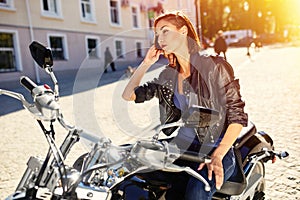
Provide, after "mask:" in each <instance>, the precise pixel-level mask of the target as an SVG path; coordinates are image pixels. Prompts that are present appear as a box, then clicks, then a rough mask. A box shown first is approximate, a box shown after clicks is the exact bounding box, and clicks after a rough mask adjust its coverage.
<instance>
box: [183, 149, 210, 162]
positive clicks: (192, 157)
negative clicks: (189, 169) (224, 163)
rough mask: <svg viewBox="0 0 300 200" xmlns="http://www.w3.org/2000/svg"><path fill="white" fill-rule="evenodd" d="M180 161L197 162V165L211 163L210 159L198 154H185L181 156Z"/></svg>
mask: <svg viewBox="0 0 300 200" xmlns="http://www.w3.org/2000/svg"><path fill="white" fill-rule="evenodd" d="M179 159H182V160H187V161H192V162H197V163H210V158H209V157H207V156H204V157H203V156H200V155H199V154H198V153H197V152H190V151H189V152H183V153H181V154H180V157H179Z"/></svg>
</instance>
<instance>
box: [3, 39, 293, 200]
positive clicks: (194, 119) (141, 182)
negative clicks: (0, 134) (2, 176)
mask: <svg viewBox="0 0 300 200" xmlns="http://www.w3.org/2000/svg"><path fill="white" fill-rule="evenodd" d="M29 48H30V52H31V55H32V57H33V59H34V60H35V61H36V63H37V64H38V65H39V66H40V67H41V68H43V69H44V70H45V72H46V73H47V74H49V76H50V77H51V80H52V81H53V83H54V89H53V90H52V89H51V87H49V86H48V85H46V84H45V85H39V86H38V85H36V84H35V83H34V82H33V81H32V80H30V79H29V78H28V77H25V76H23V77H21V78H20V83H21V85H23V86H24V87H25V88H26V89H27V90H28V91H29V92H30V93H31V96H32V98H33V103H29V102H28V101H27V100H26V99H25V98H24V96H23V95H22V94H20V93H15V92H13V91H8V90H3V89H0V95H7V96H10V97H13V98H15V99H17V100H19V101H21V102H22V104H23V107H24V108H25V109H26V110H28V111H29V112H30V113H31V114H32V115H33V116H34V118H35V119H36V120H37V122H38V124H39V126H40V128H41V130H42V132H43V134H44V136H45V138H46V140H47V142H48V144H49V150H48V153H47V155H46V156H45V158H44V159H41V158H39V157H35V156H32V157H30V158H29V160H28V162H27V169H26V170H25V172H24V174H23V177H22V178H21V180H20V182H19V184H18V186H17V188H16V190H15V192H14V193H13V194H11V195H10V196H8V197H7V198H6V200H21V199H42V200H59V199H78V200H94V199H97V200H101V199H103V200H104V199H105V200H110V199H118V200H121V199H130V200H132V199H164V195H165V193H166V191H167V190H168V189H169V188H170V187H172V183H169V182H167V181H161V180H159V181H158V180H156V177H150V178H149V176H147V174H148V173H149V172H153V171H162V172H168V173H185V174H186V176H193V177H195V178H197V179H199V180H200V181H202V182H203V183H204V185H205V190H206V191H210V189H211V188H210V185H209V184H208V183H207V181H206V180H205V179H204V178H203V177H202V176H201V175H199V174H198V173H197V172H196V171H194V170H193V169H191V168H190V167H187V166H179V165H177V164H176V162H175V161H176V160H179V159H181V160H187V161H191V162H197V163H209V162H211V159H210V157H209V156H208V155H204V154H199V153H195V152H190V151H182V150H181V149H179V148H178V147H177V146H176V145H175V144H174V143H172V142H170V141H171V139H170V138H167V139H161V138H160V133H161V132H162V130H163V129H164V128H170V127H174V126H177V127H208V126H213V125H215V124H216V123H218V111H215V110H212V109H209V108H205V107H200V106H192V107H191V108H190V109H189V110H188V112H187V113H185V114H184V115H183V116H182V118H181V119H180V120H179V121H176V122H173V123H170V124H162V125H160V126H158V127H157V129H156V133H155V134H154V135H153V137H152V138H151V139H149V140H139V141H136V142H135V143H132V144H124V145H114V144H113V143H112V142H111V140H110V139H109V138H106V137H97V136H95V135H91V134H89V133H87V132H85V131H84V130H81V129H79V128H77V127H76V126H73V125H70V124H68V123H67V122H66V121H65V120H64V118H63V115H62V113H61V109H60V105H59V102H58V101H59V85H58V82H57V79H56V77H55V75H54V72H53V59H52V53H51V50H50V49H48V48H46V47H44V46H43V45H41V44H39V43H38V42H35V41H34V42H32V43H31V44H30V46H29ZM199 119H201V120H199ZM56 120H57V121H58V122H59V124H60V125H61V126H62V127H64V128H65V129H66V130H67V131H68V134H67V136H66V137H65V139H64V141H63V142H62V144H61V145H60V146H59V147H58V145H57V144H56V142H55V131H54V126H53V122H54V121H56ZM45 122H47V123H48V124H49V128H48V129H46V127H45V125H44V124H45ZM82 138H83V139H86V140H88V141H90V142H91V143H93V148H92V149H91V150H90V151H89V152H88V153H84V154H82V156H80V157H79V158H78V159H77V160H76V161H75V162H74V164H73V165H72V166H68V165H66V164H65V159H66V157H67V156H68V154H69V152H70V151H71V149H72V147H73V146H74V144H75V143H77V142H78V141H79V140H80V139H82ZM234 151H235V154H236V157H237V163H238V164H237V167H236V170H235V172H234V175H233V176H232V177H231V178H230V179H229V180H228V181H227V182H225V183H224V184H223V186H222V188H221V189H220V190H218V191H217V192H216V193H215V194H214V196H213V199H241V200H242V199H247V200H248V199H263V198H264V190H265V179H264V176H265V165H264V163H265V162H267V161H269V160H272V162H275V158H276V157H278V158H280V159H282V158H285V157H287V156H288V153H287V152H279V153H277V152H275V151H274V145H273V141H272V139H271V137H270V136H269V135H268V134H267V133H265V132H263V131H257V130H256V127H255V125H254V124H253V123H249V126H248V127H246V128H243V130H242V132H241V135H240V137H239V138H238V139H237V141H236V143H235V145H234Z"/></svg>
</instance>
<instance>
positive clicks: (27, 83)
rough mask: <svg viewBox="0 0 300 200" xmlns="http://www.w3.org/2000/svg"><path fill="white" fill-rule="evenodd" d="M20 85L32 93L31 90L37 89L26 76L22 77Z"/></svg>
mask: <svg viewBox="0 0 300 200" xmlns="http://www.w3.org/2000/svg"><path fill="white" fill-rule="evenodd" d="M20 83H21V85H23V86H24V87H25V88H26V89H27V90H29V91H30V92H32V90H33V89H34V88H36V87H37V85H36V84H35V83H34V82H33V81H32V80H31V79H30V78H28V77H27V76H22V77H21V78H20Z"/></svg>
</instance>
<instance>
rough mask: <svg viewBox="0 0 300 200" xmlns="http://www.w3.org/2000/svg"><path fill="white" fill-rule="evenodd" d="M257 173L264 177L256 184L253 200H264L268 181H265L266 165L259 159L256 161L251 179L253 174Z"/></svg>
mask: <svg viewBox="0 0 300 200" xmlns="http://www.w3.org/2000/svg"><path fill="white" fill-rule="evenodd" d="M255 174H260V175H262V179H261V180H260V181H259V182H258V183H257V185H256V188H255V193H254V196H253V200H264V199H265V193H264V191H265V188H266V183H265V165H264V163H263V162H262V161H259V162H257V163H256V165H255V167H254V169H253V171H252V173H251V175H250V179H251V176H254V175H255Z"/></svg>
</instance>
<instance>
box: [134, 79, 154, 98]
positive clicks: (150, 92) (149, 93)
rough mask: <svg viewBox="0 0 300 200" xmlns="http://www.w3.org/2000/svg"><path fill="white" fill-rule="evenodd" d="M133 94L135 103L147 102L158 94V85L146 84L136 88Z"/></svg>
mask: <svg viewBox="0 0 300 200" xmlns="http://www.w3.org/2000/svg"><path fill="white" fill-rule="evenodd" d="M134 93H135V96H136V98H135V103H143V102H144V101H149V100H150V99H152V98H153V97H154V96H157V93H158V84H156V83H155V81H153V82H147V83H145V84H144V85H142V86H139V87H137V88H136V89H135V90H134Z"/></svg>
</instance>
